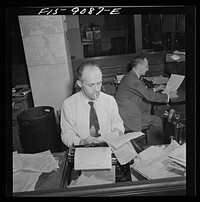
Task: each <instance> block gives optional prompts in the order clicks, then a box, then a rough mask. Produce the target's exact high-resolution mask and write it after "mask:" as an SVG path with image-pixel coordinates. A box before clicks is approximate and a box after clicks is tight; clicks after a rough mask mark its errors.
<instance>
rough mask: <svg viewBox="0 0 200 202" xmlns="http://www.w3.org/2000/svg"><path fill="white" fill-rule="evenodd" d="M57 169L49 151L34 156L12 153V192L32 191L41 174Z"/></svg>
mask: <svg viewBox="0 0 200 202" xmlns="http://www.w3.org/2000/svg"><path fill="white" fill-rule="evenodd" d="M57 169H59V165H58V163H57V161H56V159H55V158H54V157H53V155H52V154H51V152H50V150H47V151H44V152H40V153H35V154H22V153H20V154H19V153H18V152H17V151H15V152H13V192H14V193H15V192H24V191H34V189H35V185H36V182H37V181H38V178H39V176H40V175H41V174H42V173H50V172H52V171H53V170H57Z"/></svg>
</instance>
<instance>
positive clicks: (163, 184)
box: [13, 153, 186, 197]
mask: <svg viewBox="0 0 200 202" xmlns="http://www.w3.org/2000/svg"><path fill="white" fill-rule="evenodd" d="M54 155H55V156H57V157H61V159H63V157H64V153H60V154H54ZM63 163H64V161H61V166H60V170H59V171H53V172H51V173H50V174H42V175H41V176H40V178H39V180H38V182H37V183H36V188H35V191H30V192H20V193H14V194H13V196H14V197H21V196H25V197H27V196H29V197H35V196H39V197H40V196H48V197H49V196H52V197H56V196H65V197H68V196H76V197H77V196H150V195H151V196H152V195H153V196H155V195H186V177H175V178H166V179H156V180H145V179H144V177H143V178H140V177H138V176H137V178H140V180H139V181H134V182H131V181H123V182H118V183H112V184H102V185H91V186H81V187H67V186H64V188H62V189H60V188H59V183H60V179H61V176H62V171H63V165H64V164H63ZM137 174H138V173H137Z"/></svg>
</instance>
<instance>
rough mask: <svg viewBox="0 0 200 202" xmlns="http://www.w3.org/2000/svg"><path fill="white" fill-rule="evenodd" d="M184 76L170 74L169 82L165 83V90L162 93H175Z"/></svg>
mask: <svg viewBox="0 0 200 202" xmlns="http://www.w3.org/2000/svg"><path fill="white" fill-rule="evenodd" d="M184 78H185V76H184V75H178V74H171V76H170V79H169V81H168V82H167V85H166V88H165V90H163V91H162V93H170V92H171V91H176V90H177V89H178V88H179V86H180V85H181V83H182V81H183V79H184Z"/></svg>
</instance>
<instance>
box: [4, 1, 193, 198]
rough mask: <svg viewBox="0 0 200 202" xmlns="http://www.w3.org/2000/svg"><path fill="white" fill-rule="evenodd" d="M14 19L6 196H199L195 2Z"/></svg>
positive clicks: (31, 13)
mask: <svg viewBox="0 0 200 202" xmlns="http://www.w3.org/2000/svg"><path fill="white" fill-rule="evenodd" d="M5 15H6V20H5V27H6V31H5V33H6V36H5V44H6V47H5V48H6V50H5V51H6V65H5V66H6V67H5V68H6V75H5V77H6V79H5V81H6V91H5V92H6V119H5V120H6V138H5V140H6V141H5V143H6V144H5V145H6V146H5V148H6V151H5V156H6V166H5V167H6V171H5V174H6V178H5V180H6V182H5V184H6V196H7V197H117V196H129V197H134V196H169V195H173V196H187V195H193V196H195V195H196V119H195V118H196V92H195V90H196V6H195V5H194V6H192V5H191V6H187V5H163V6H162V5H159V6H156V5H145V6H142V5H141V6H78V5H77V6H76V5H74V6H35V7H20V6H19V7H7V8H6V9H5ZM11 90H12V94H11ZM186 120H187V121H186ZM186 140H187V141H186ZM186 142H187V145H186ZM186 161H187V162H186Z"/></svg>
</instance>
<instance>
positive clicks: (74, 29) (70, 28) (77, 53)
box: [65, 15, 84, 59]
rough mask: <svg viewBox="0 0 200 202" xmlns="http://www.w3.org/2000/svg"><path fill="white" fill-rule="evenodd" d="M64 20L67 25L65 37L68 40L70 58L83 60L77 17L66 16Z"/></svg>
mask: <svg viewBox="0 0 200 202" xmlns="http://www.w3.org/2000/svg"><path fill="white" fill-rule="evenodd" d="M65 19H66V20H65V22H66V24H67V37H68V40H69V45H70V53H71V57H73V58H75V59H81V58H84V56H83V46H82V45H81V34H80V27H79V18H78V15H66V16H65Z"/></svg>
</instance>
